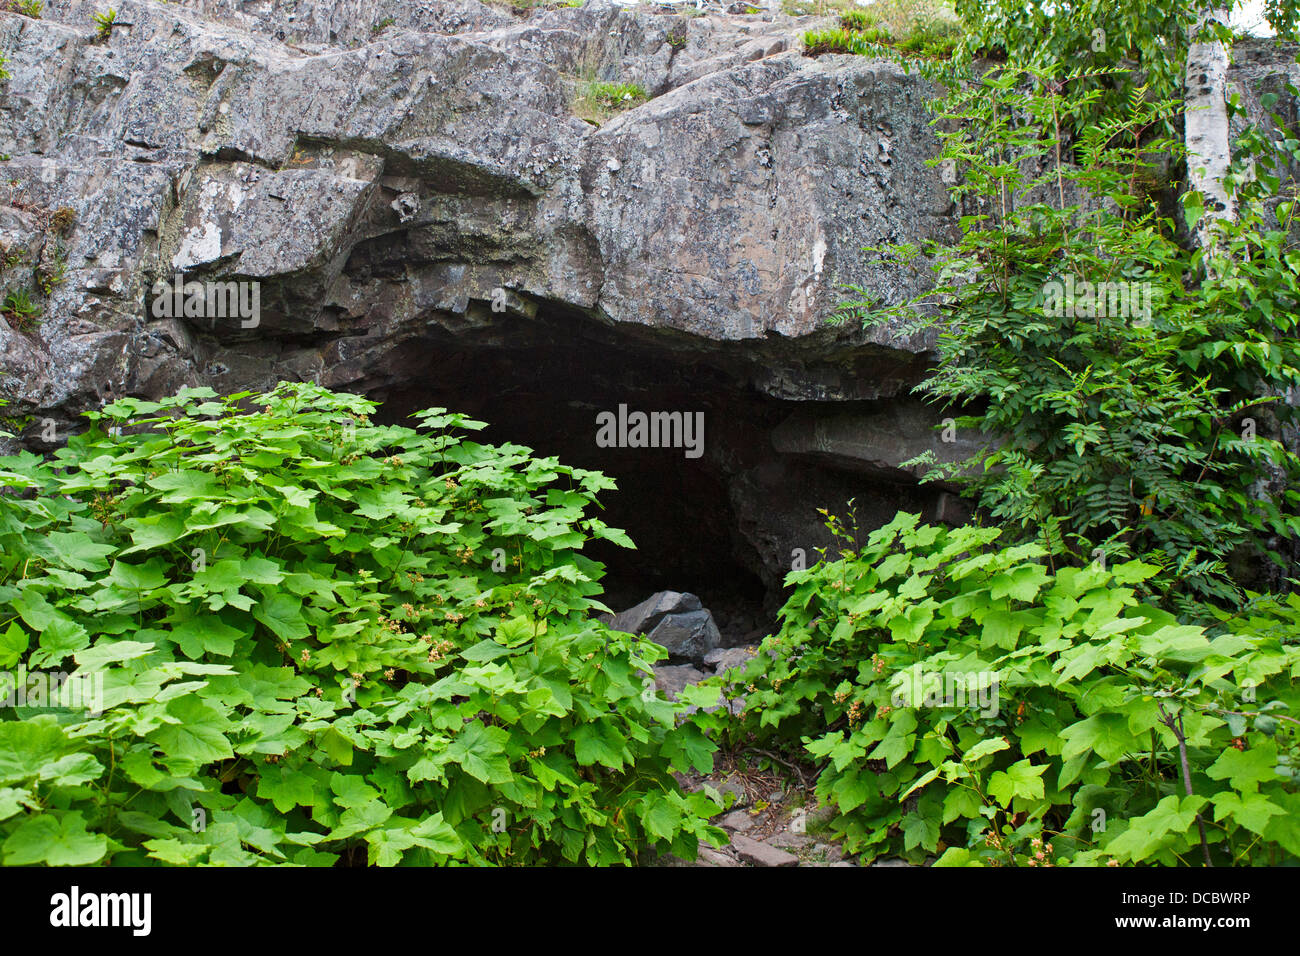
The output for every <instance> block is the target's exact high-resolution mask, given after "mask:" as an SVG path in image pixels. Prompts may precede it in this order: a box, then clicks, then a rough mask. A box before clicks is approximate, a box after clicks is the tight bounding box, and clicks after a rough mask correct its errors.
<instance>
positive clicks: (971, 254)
mask: <svg viewBox="0 0 1300 956" xmlns="http://www.w3.org/2000/svg"><path fill="white" fill-rule="evenodd" d="M1070 89H1071V82H1070V80H1069V79H1068V78H1066V79H1064V80H1062V79H1059V78H1057V77H1055V76H1054V75H1053V74H1050V73H1045V72H1041V71H1029V70H1025V71H1020V70H1012V69H1009V68H1008V69H1005V70H1002V71H999V72H997V73H992V72H991V73H989V74H988V75H986V76H985V77H984V79H983V81H982V82H981V83H979V84H978V85H976V86H974V87H972V88H970V89H967V90H962V91H958V92H955V93H953V94H952V95H951V96H950V97H949V98H948V99H947V100H946V102H945V103H944V104H943V106H942V107H941V108H940V110H939V113H940V115H939V117H938V119H937V120H936V124H939V125H940V136H941V137H942V138H943V140H944V158H945V159H947V160H948V161H949V162H951V163H953V164H954V167H955V169H956V170H957V172H958V174H959V180H958V182H957V183H956V185H955V186H954V187H953V195H954V199H955V200H956V201H958V202H960V203H969V204H972V205H973V204H974V203H976V202H981V203H983V204H984V205H983V206H982V207H980V208H984V209H985V210H986V213H985V214H980V215H971V216H968V217H966V218H965V220H964V231H963V235H962V238H961V240H960V241H959V242H958V243H957V244H956V245H954V246H952V247H940V246H938V245H934V246H932V247H930V248H928V249H926V250H925V252H924V254H923V255H919V254H918V250H914V249H913V250H898V249H894V250H891V252H890V255H892V256H893V257H894V258H896V259H902V260H904V267H905V268H907V267H911V268H916V267H917V263H922V264H927V265H929V266H930V267H932V268H933V270H934V272H935V275H936V278H937V282H936V284H935V285H934V286H933V288H932V289H931V290H930V291H928V292H926V293H925V294H924V295H923V296H921V297H919V298H918V299H917V300H913V301H912V302H909V303H906V304H904V305H903V306H901V307H899V308H888V307H880V306H877V305H876V304H875V303H873V302H872V301H871V300H870V299H869V298H868V299H864V300H862V301H860V302H856V303H851V304H850V305H849V306H848V307H847V308H846V311H845V313H844V314H846V315H862V316H865V319H864V320H865V321H866V322H867V323H869V324H878V323H881V322H885V321H889V320H891V319H897V318H898V317H899V316H900V315H901V316H903V324H902V326H901V328H902V329H903V330H904V331H907V332H916V331H920V330H921V329H930V330H933V331H935V332H937V333H938V342H939V352H940V365H939V367H938V369H937V370H936V371H935V372H934V374H933V375H931V377H930V378H929V379H928V380H927V381H926V382H925V384H924V385H923V386H922V388H921V391H922V392H923V393H926V394H928V395H929V396H930V397H931V398H932V399H934V400H936V401H938V402H941V403H943V404H945V405H947V406H949V407H952V408H954V410H961V409H965V410H966V411H968V414H966V415H960V414H957V415H954V417H953V419H952V424H953V425H954V426H955V427H958V428H970V429H972V430H974V429H978V431H979V432H980V433H981V434H983V435H986V436H988V438H989V439H990V441H989V444H988V447H986V448H985V450H983V451H981V452H980V453H979V454H978V455H976V456H975V457H974V458H972V459H970V460H968V461H963V462H959V463H955V464H952V465H938V464H935V459H936V456H935V455H934V454H933V453H932V452H927V453H926V454H925V455H923V456H922V457H921V458H920V459H918V460H917V461H918V462H929V463H930V464H933V465H934V468H933V470H932V471H931V473H930V476H929V477H930V478H943V479H946V480H949V481H953V482H956V483H958V484H960V485H962V486H963V487H964V489H965V490H966V491H967V493H969V494H970V495H971V496H972V497H973V498H975V499H976V500H977V501H978V503H979V504H980V506H981V507H982V509H983V510H984V513H985V514H987V515H988V516H989V517H991V519H992V520H995V521H997V522H998V523H1000V524H1002V525H1004V526H1008V527H1011V528H1013V529H1016V530H1017V531H1018V532H1021V533H1024V534H1025V535H1027V536H1030V537H1033V538H1035V539H1036V540H1038V541H1039V543H1040V544H1042V545H1043V547H1044V548H1046V549H1047V550H1048V551H1049V552H1050V554H1051V558H1050V560H1051V561H1053V562H1056V561H1061V560H1064V561H1066V562H1068V563H1073V564H1076V565H1079V564H1086V563H1088V562H1090V561H1092V560H1094V558H1095V557H1096V556H1097V555H1098V554H1101V555H1103V556H1104V558H1105V559H1106V560H1111V561H1119V560H1125V559H1128V558H1134V557H1137V558H1141V559H1142V560H1144V561H1148V562H1151V563H1153V564H1158V565H1159V566H1160V567H1161V573H1160V574H1159V575H1158V576H1156V577H1154V578H1152V579H1151V580H1150V581H1149V582H1148V583H1147V584H1146V585H1144V587H1145V588H1146V589H1147V590H1148V591H1149V592H1151V593H1154V594H1157V595H1159V596H1160V598H1161V600H1162V601H1163V602H1164V603H1165V604H1166V605H1167V606H1169V607H1171V608H1177V609H1178V610H1179V611H1180V612H1182V613H1183V614H1185V615H1187V616H1188V617H1189V619H1190V618H1193V617H1195V618H1204V615H1205V611H1204V609H1203V608H1200V607H1198V604H1199V603H1201V602H1206V601H1209V602H1216V603H1219V604H1221V605H1223V606H1226V607H1232V606H1234V605H1236V604H1237V603H1239V602H1240V600H1241V599H1242V593H1241V586H1242V584H1243V582H1244V583H1246V584H1248V585H1251V586H1254V587H1256V588H1258V587H1259V584H1258V583H1257V582H1252V581H1246V580H1245V578H1246V576H1245V575H1242V574H1240V573H1234V570H1237V571H1239V570H1240V568H1242V567H1245V568H1248V569H1257V568H1258V567H1260V566H1261V565H1263V564H1265V562H1266V560H1267V559H1269V558H1271V559H1272V560H1273V561H1274V562H1275V563H1276V564H1277V565H1279V566H1280V568H1281V573H1282V574H1285V573H1288V571H1287V569H1288V566H1289V562H1288V561H1287V560H1286V559H1285V557H1284V555H1285V553H1286V551H1287V550H1289V549H1290V548H1291V547H1294V544H1293V542H1295V541H1296V540H1297V538H1300V493H1298V492H1297V490H1296V482H1298V481H1300V457H1297V456H1296V454H1295V453H1294V451H1292V450H1290V449H1288V448H1287V447H1286V445H1285V444H1284V443H1283V442H1282V441H1281V440H1280V437H1281V434H1282V428H1283V427H1284V426H1285V425H1286V424H1287V423H1288V422H1291V421H1293V420H1294V410H1293V409H1291V408H1290V407H1288V406H1287V405H1286V404H1285V403H1284V402H1282V401H1280V400H1279V396H1281V395H1284V394H1286V392H1287V390H1288V389H1294V388H1296V387H1298V386H1300V312H1298V311H1297V308H1296V303H1297V302H1300V271H1298V270H1297V265H1298V264H1300V253H1298V252H1297V251H1296V250H1295V249H1294V248H1293V242H1292V240H1291V239H1290V234H1291V232H1292V230H1293V228H1294V224H1295V223H1296V221H1297V219H1296V212H1297V207H1296V203H1295V202H1294V197H1293V196H1291V195H1289V193H1290V190H1289V188H1288V187H1284V186H1282V185H1281V172H1280V170H1284V169H1285V168H1286V166H1287V165H1288V164H1290V163H1294V162H1295V161H1296V160H1297V158H1298V157H1300V146H1298V145H1297V143H1296V140H1295V139H1289V138H1287V136H1288V134H1285V133H1279V134H1277V136H1276V137H1275V141H1269V140H1268V138H1267V137H1265V136H1263V134H1261V133H1259V132H1258V131H1256V132H1254V133H1252V134H1250V135H1247V136H1243V137H1242V139H1241V140H1240V143H1241V146H1242V149H1243V150H1248V153H1247V154H1246V155H1244V156H1243V157H1242V160H1243V163H1244V162H1245V160H1247V159H1250V160H1253V164H1254V168H1255V169H1256V170H1258V175H1257V176H1256V177H1255V178H1254V179H1253V180H1250V181H1249V182H1248V183H1246V182H1239V183H1237V186H1236V188H1238V190H1239V191H1240V193H1241V196H1242V203H1241V215H1240V220H1239V222H1236V223H1234V224H1232V225H1230V226H1225V227H1224V233H1223V236H1222V244H1221V247H1220V251H1221V252H1222V254H1223V260H1222V262H1220V263H1218V264H1216V263H1214V262H1207V258H1206V255H1205V253H1204V252H1203V251H1201V250H1192V249H1188V248H1186V247H1184V246H1183V245H1182V244H1181V243H1180V241H1179V239H1180V226H1179V224H1178V223H1177V222H1175V221H1173V220H1172V219H1171V218H1170V217H1169V215H1168V214H1167V210H1166V208H1165V207H1163V206H1162V205H1161V201H1160V195H1159V194H1160V190H1159V187H1158V183H1159V180H1160V177H1161V175H1162V174H1161V166H1160V165H1159V161H1160V160H1161V158H1162V157H1167V158H1168V163H1169V164H1173V163H1176V162H1177V161H1178V159H1179V157H1180V150H1179V147H1178V144H1177V143H1176V142H1173V141H1170V140H1167V139H1161V138H1152V137H1151V136H1150V135H1144V133H1143V131H1150V130H1153V129H1156V128H1158V127H1159V125H1160V122H1161V119H1162V117H1167V116H1169V115H1171V111H1172V110H1173V109H1174V105H1173V104H1170V103H1162V102H1158V101H1154V100H1148V99H1144V98H1143V96H1142V95H1141V94H1140V93H1139V94H1136V95H1135V96H1134V97H1133V98H1132V99H1131V100H1130V101H1129V103H1128V104H1127V106H1126V108H1125V110H1124V111H1122V112H1117V113H1115V114H1114V115H1113V116H1111V117H1110V118H1109V119H1108V120H1107V121H1106V122H1105V123H1104V124H1101V125H1099V126H1097V127H1090V128H1089V130H1088V131H1087V132H1086V134H1085V135H1084V136H1083V138H1082V139H1081V141H1080V143H1079V145H1078V148H1077V150H1076V151H1075V155H1074V157H1073V158H1074V159H1075V160H1077V164H1075V163H1070V162H1067V161H1066V160H1068V159H1069V158H1070V157H1062V155H1061V145H1060V144H1061V135H1062V124H1063V123H1064V112H1063V111H1064V109H1065V105H1066V104H1067V103H1068V102H1069V101H1070V95H1069V91H1070ZM1279 128H1282V129H1284V128H1285V127H1279ZM1243 180H1244V176H1243ZM1200 215H1201V209H1200V207H1199V196H1198V194H1195V193H1193V194H1190V195H1189V197H1188V200H1187V202H1186V204H1185V214H1184V219H1185V221H1186V222H1187V223H1189V224H1194V223H1195V222H1196V221H1197V219H1198V218H1199V216H1200ZM1207 265H1208V268H1207ZM1074 289H1077V290H1078V292H1077V295H1076V294H1074V293H1073V291H1072V290H1074ZM859 291H864V290H859ZM1094 291H1095V293H1096V294H1095V295H1094ZM1288 483H1289V484H1290V487H1288ZM1262 491H1265V493H1261V492H1262ZM1288 542H1291V543H1290V544H1289V543H1288ZM1234 566H1235V568H1234Z"/></svg>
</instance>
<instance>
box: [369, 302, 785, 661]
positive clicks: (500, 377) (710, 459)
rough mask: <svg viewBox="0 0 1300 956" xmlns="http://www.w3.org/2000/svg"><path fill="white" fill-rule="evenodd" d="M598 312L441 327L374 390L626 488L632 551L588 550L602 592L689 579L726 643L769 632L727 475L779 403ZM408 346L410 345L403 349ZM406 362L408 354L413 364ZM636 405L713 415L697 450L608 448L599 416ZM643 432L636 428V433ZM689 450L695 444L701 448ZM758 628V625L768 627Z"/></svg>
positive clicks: (769, 602) (404, 410)
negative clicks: (498, 327) (612, 327)
mask: <svg viewBox="0 0 1300 956" xmlns="http://www.w3.org/2000/svg"><path fill="white" fill-rule="evenodd" d="M589 325H590V322H589V320H574V321H563V320H556V319H554V318H552V319H551V321H549V322H544V323H529V325H528V335H527V338H526V339H524V340H518V341H510V342H505V341H503V340H502V339H500V338H499V337H498V338H494V339H493V341H492V342H491V343H490V344H487V345H483V344H479V345H475V344H474V343H473V342H472V340H470V341H469V342H468V344H467V340H466V337H465V336H463V335H461V336H458V337H456V338H452V337H450V336H448V337H441V336H439V337H434V338H431V339H429V340H427V341H425V342H422V343H419V345H418V346H417V345H413V346H412V347H411V349H410V351H409V352H408V353H407V354H408V356H409V355H414V354H416V353H419V354H421V358H422V361H420V362H419V363H418V364H419V365H420V366H423V367H424V368H426V369H427V370H428V371H427V373H416V372H414V370H413V372H412V374H410V375H409V376H408V375H405V374H404V375H402V377H401V378H402V384H401V385H400V386H396V387H389V388H383V389H377V390H374V391H372V392H371V397H373V398H375V399H376V400H378V401H379V402H380V403H381V413H380V414H381V418H382V420H383V421H385V422H389V423H401V422H407V421H408V416H409V415H410V414H411V413H412V412H414V411H416V410H418V409H421V408H427V407H431V406H442V407H446V408H448V409H451V410H453V411H458V412H463V413H466V414H468V415H470V416H471V417H474V418H477V419H480V420H482V421H484V422H487V423H488V427H487V428H485V429H484V430H483V431H481V432H478V433H476V435H475V438H476V439H477V440H481V441H484V442H490V443H494V444H496V443H503V442H514V443H517V444H521V445H526V446H528V447H530V448H532V449H533V451H534V452H535V453H537V454H538V455H543V456H545V455H554V456H556V457H557V458H558V459H559V460H560V461H561V462H563V463H564V464H567V465H572V466H575V467H580V468H588V469H593V470H597V471H600V472H602V473H604V474H606V475H608V476H609V477H611V478H613V479H614V480H615V481H616V482H617V484H618V488H617V490H616V491H607V492H604V493H602V494H601V496H600V499H599V500H600V502H601V504H602V505H603V512H602V513H601V518H602V520H604V521H605V522H606V523H607V524H609V525H611V526H613V527H617V528H622V529H623V530H624V531H626V532H627V533H628V535H629V536H630V537H631V538H632V540H633V541H634V542H635V543H636V546H637V548H636V550H629V549H627V548H622V547H619V546H617V545H614V544H612V543H610V542H606V541H595V542H590V543H588V544H587V545H586V546H585V548H584V553H585V554H587V555H588V556H589V557H591V558H592V559H594V560H597V561H600V562H601V563H602V564H604V565H605V577H604V578H603V581H602V583H603V585H604V588H605V594H604V595H603V596H602V600H603V601H604V602H605V603H606V604H608V605H609V607H611V608H612V609H613V610H614V611H619V610H622V609H625V608H628V607H631V606H632V605H634V604H636V603H638V602H640V601H642V600H644V599H645V598H646V597H648V596H650V595H651V594H653V593H654V592H656V591H662V590H674V591H689V592H691V593H693V594H696V595H698V596H699V597H700V599H701V600H702V601H703V603H704V606H705V607H707V608H709V609H710V610H711V611H712V612H713V615H714V619H715V621H716V622H717V624H718V628H719V630H720V631H721V633H722V637H723V641H724V643H725V644H727V645H733V644H738V643H747V642H751V641H754V640H757V639H758V637H759V636H761V634H766V633H769V629H770V627H771V625H772V623H773V615H772V613H771V612H772V610H773V609H774V607H775V606H776V600H775V598H776V595H775V594H773V593H772V588H771V581H768V582H767V583H765V582H764V580H763V577H762V576H761V572H762V565H761V562H760V560H759V557H758V555H757V554H756V553H754V551H753V548H752V545H751V544H750V543H749V542H747V541H746V540H745V538H744V536H743V535H742V534H741V533H739V530H738V529H739V521H738V517H737V514H736V512H735V508H734V504H733V500H732V495H731V488H730V482H731V478H732V476H733V474H734V472H735V470H736V469H738V468H741V467H743V466H744V465H745V464H746V462H747V460H748V459H752V458H755V457H758V456H761V455H762V454H764V453H766V454H769V455H772V454H775V453H774V452H772V450H771V446H770V443H769V442H768V441H767V438H766V436H767V435H768V433H769V432H770V429H771V427H772V426H773V425H774V424H775V422H776V421H778V420H779V418H780V417H781V415H782V414H784V413H785V410H784V409H783V408H782V407H781V406H782V405H783V403H780V402H776V401H774V400H772V399H768V398H766V397H764V396H762V395H760V394H759V393H757V392H755V391H753V390H752V389H747V388H746V387H744V385H743V384H742V382H741V381H739V380H738V379H737V377H736V376H734V375H733V374H730V373H728V372H726V371H723V370H722V369H720V368H718V367H715V366H706V365H701V364H698V363H695V362H691V361H688V360H683V359H682V358H681V357H679V356H686V355H687V354H688V353H687V352H686V351H685V350H683V351H682V352H680V353H672V352H665V350H663V349H662V348H659V349H655V348H638V347H637V344H636V343H635V342H629V343H623V342H621V341H619V340H618V339H615V338H614V337H613V336H612V335H611V336H605V337H601V338H599V339H595V338H591V337H589V336H590V334H591V333H590V330H589V329H586V328H583V326H589ZM404 351H406V350H404ZM405 364H406V360H405V359H404V361H403V365H405ZM620 405H623V406H625V407H626V409H627V410H629V411H630V412H635V411H642V412H646V413H650V412H667V413H674V412H677V413H681V414H682V416H683V417H684V416H686V415H699V414H702V416H703V427H704V434H703V443H702V446H701V448H700V453H698V457H689V456H688V455H687V449H685V448H681V447H677V448H673V447H658V448H656V447H601V446H600V444H598V441H597V435H598V425H597V416H598V415H600V414H601V413H602V412H608V413H611V414H613V415H615V416H617V415H618V412H619V406H620ZM630 437H632V438H634V439H635V437H636V436H635V435H632V436H630ZM692 454H696V453H695V452H692ZM759 632H761V634H760V633H759Z"/></svg>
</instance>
